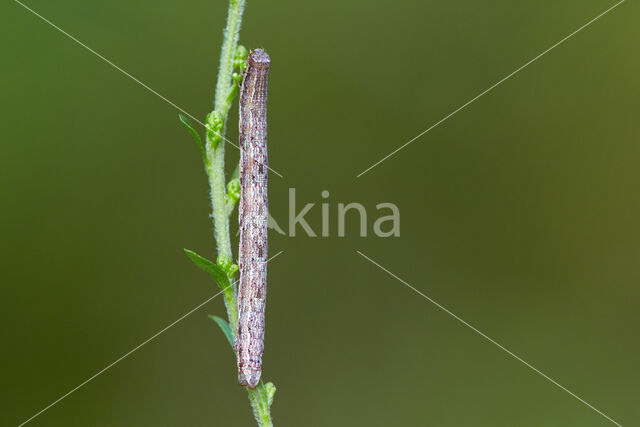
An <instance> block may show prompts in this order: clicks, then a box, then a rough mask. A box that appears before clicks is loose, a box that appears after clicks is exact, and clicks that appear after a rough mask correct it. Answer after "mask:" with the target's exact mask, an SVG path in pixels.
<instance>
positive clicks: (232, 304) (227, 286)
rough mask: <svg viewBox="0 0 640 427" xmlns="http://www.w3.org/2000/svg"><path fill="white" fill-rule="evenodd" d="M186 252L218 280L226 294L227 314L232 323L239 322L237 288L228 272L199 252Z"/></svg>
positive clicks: (186, 250)
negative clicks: (230, 279)
mask: <svg viewBox="0 0 640 427" xmlns="http://www.w3.org/2000/svg"><path fill="white" fill-rule="evenodd" d="M184 252H185V253H186V254H187V256H188V257H189V258H190V259H191V261H193V263H194V264H195V265H196V267H198V268H199V269H201V270H202V271H204V272H206V273H209V274H210V275H211V277H213V279H214V280H215V281H216V283H217V284H218V286H219V287H220V289H222V293H223V294H224V305H225V307H226V308H227V315H228V316H229V321H230V322H231V324H232V325H237V324H238V307H237V305H236V290H235V288H234V287H233V285H232V284H231V282H230V281H229V276H228V275H227V272H226V271H224V269H223V268H222V267H220V266H219V265H218V264H214V263H213V262H211V261H209V260H208V259H206V258H204V257H201V256H200V255H198V254H197V253H195V252H193V251H190V250H189V249H185V250H184Z"/></svg>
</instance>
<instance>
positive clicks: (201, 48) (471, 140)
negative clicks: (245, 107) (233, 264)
mask: <svg viewBox="0 0 640 427" xmlns="http://www.w3.org/2000/svg"><path fill="white" fill-rule="evenodd" d="M26 4H28V5H29V6H30V7H32V8H34V9H35V10H36V11H37V12H38V13H40V14H42V15H43V16H44V17H46V18H47V19H50V20H51V21H53V22H54V23H56V24H57V25H59V26H60V27H61V28H63V29H64V30H65V31H68V32H69V33H70V34H72V35H74V36H76V37H77V38H78V39H80V40H81V41H83V42H84V43H86V44H87V45H89V46H91V47H92V48H94V49H95V50H97V51H98V52H100V53H101V54H102V55H104V56H105V57H107V58H109V59H110V60H112V61H113V62H114V63H116V64H118V65H119V66H121V67H123V68H124V69H125V70H127V71H128V72H130V73H131V74H132V75H134V76H136V77H137V78H139V79H140V80H141V81H143V82H145V83H146V84H148V85H149V86H150V87H152V88H154V89H155V90H157V91H158V92H160V93H161V94H163V95H164V96H166V97H167V98H169V99H170V100H172V101H173V102H175V103H176V104H178V105H180V106H181V107H183V108H184V109H186V110H187V111H189V112H190V113H192V114H193V115H195V116H197V117H200V118H204V116H205V115H206V113H207V112H208V111H210V109H211V105H212V99H213V88H214V84H215V76H216V72H217V65H218V55H219V46H220V42H221V38H222V28H223V25H224V21H225V15H226V8H227V5H226V2H225V1H223V0H217V1H205V0H189V1H181V2H177V1H168V0H157V1H155V2H146V1H137V0H136V1H132V0H127V1H125V0H111V1H109V2H86V1H80V0H65V1H57V2H51V1H46V0H29V1H28V2H27V3H26ZM613 4H614V3H613V2H608V1H595V0H580V1H562V2H558V1H551V0H542V1H527V2H522V1H520V2H509V1H498V0H488V1H484V2H477V1H472V0H463V1H458V2H433V1H419V0H410V1H403V2H398V1H388V0H382V1H376V2H371V1H364V0H356V1H350V2H344V1H337V0H329V1H322V2H299V1H271V2H257V1H252V0H249V2H248V6H247V10H246V14H245V20H244V23H243V30H242V33H241V42H242V43H243V44H245V45H246V46H248V47H263V48H265V49H267V50H268V52H269V53H270V54H271V57H272V60H273V65H272V70H271V75H270V88H269V91H270V95H269V120H270V124H269V144H270V147H269V151H270V161H271V166H272V167H273V168H274V169H275V170H277V171H278V172H280V173H282V174H283V175H284V178H282V179H280V178H278V177H277V176H275V175H273V174H272V175H271V178H270V179H271V181H270V185H271V187H270V203H271V211H272V214H273V216H274V217H275V219H276V220H277V221H278V222H279V224H280V225H281V226H282V227H283V228H285V229H286V228H287V211H288V189H289V188H296V189H297V203H298V206H301V205H303V204H305V203H316V206H315V207H314V208H313V209H312V210H311V213H310V214H309V215H307V219H308V222H309V223H310V225H311V226H312V227H313V228H314V229H315V230H316V232H318V233H319V231H320V224H321V212H320V207H319V204H320V203H322V201H323V199H322V198H321V196H320V194H321V192H322V191H323V190H327V191H329V192H330V197H329V198H328V203H329V204H330V224H331V227H332V229H331V236H330V237H326V238H320V237H318V238H310V237H307V236H306V235H305V233H304V232H303V231H302V230H301V229H298V233H297V236H296V237H289V236H281V235H278V234H277V233H271V241H270V252H271V254H275V253H277V252H278V251H281V250H282V251H284V253H283V254H282V255H280V256H279V257H278V258H277V259H275V260H274V261H273V262H272V263H271V264H270V265H269V294H268V295H269V298H268V303H267V337H266V351H265V356H264V378H265V379H267V380H270V381H273V382H274V383H275V384H276V386H277V387H278V392H277V394H276V400H275V403H274V406H273V408H272V414H273V417H274V420H275V422H276V425H280V426H334V425H340V426H389V425H394V426H395V425H401V426H606V425H613V424H611V423H610V422H609V421H607V420H606V419H605V418H604V417H602V416H600V415H598V414H597V413H596V412H594V411H593V410H591V409H589V408H588V407H587V406H585V405H584V404H582V403H580V402H579V401H578V400H576V399H574V398H573V397H571V396H570V395H569V394H567V393H566V392H564V391H562V390H560V389H559V388H558V387H556V386H554V385H553V384H551V383H550V382H548V381H547V380H545V379H544V378H542V377H541V376H539V375H537V374H536V373H534V372H533V371H531V370H530V369H528V368H527V367H526V366H524V365H523V364H521V363H520V362H518V361H516V360H514V359H513V358H512V357H510V356H509V355H507V354H506V353H504V352H503V351H501V350H500V349H499V348H497V347H496V346H494V345H493V344H491V343H489V342H487V341H486V340H485V339H483V338H482V337H480V336H479V335H477V334H476V333H474V332H473V331H472V330H470V329H468V328H467V327H465V326H464V325H462V324H461V323H459V322H458V321H457V320H455V319H454V318H452V317H451V316H450V315H448V314H446V313H445V312H443V311H442V310H440V309H439V308H437V307H436V306H434V305H433V304H431V303H429V302H428V301H427V300H425V299H424V298H422V297H421V296H419V295H417V294H416V293H414V292H413V291H411V290H410V289H408V288H407V287H406V286H405V285H403V284H402V283H400V282H399V281H397V280H396V279H394V278H393V277H391V276H389V275H388V274H386V273H385V272H384V271H382V270H380V269H379V268H378V267H376V266H375V265H373V264H371V263H370V262H368V261H367V260H366V259H364V258H362V257H361V256H359V255H358V254H357V253H356V250H359V251H362V252H363V253H364V254H366V255H367V256H369V257H371V258H372V259H374V260H376V261H377V262H379V263H380V264H381V265H383V266H384V267H385V268H387V269H389V270H390V271H392V272H393V273H394V274H396V275H398V276H399V277H401V278H402V279H403V280H405V281H407V282H408V283H410V284H411V285H413V286H415V287H416V288H417V289H420V290H421V291H422V292H424V293H425V294H427V295H429V296H430V297H431V298H433V299H434V300H436V301H438V302H439V303H440V304H442V305H443V306H445V307H447V308H448V309H450V310H452V311H453V312H454V313H456V314H457V315H459V316H460V317H461V318H463V319H465V320H466V321H467V322H469V323H470V324H472V325H474V326H475V327H477V328H479V329H480V330H482V331H483V332H485V333H486V334H487V335H489V336H490V337H492V338H494V339H495V340H497V341H498V342H499V343H501V344H503V345H504V346H506V347H507V348H509V349H510V350H511V351H513V352H514V353H515V354H517V355H519V356H520V357H522V358H523V359H524V360H526V361H528V362H530V363H531V364H533V365H534V366H535V367H536V368H538V369H540V370H541V371H542V372H544V373H546V374H548V375H549V376H550V377H552V378H554V379H555V380H557V381H558V382H559V383H561V384H562V385H564V386H566V387H567V388H568V389H570V390H572V391H573V392H575V393H576V394H578V395H579V396H581V397H582V398H584V399H585V400H586V401H588V402H590V403H591V404H593V405H594V406H595V407H597V408H598V409H600V410H601V411H603V412H604V413H606V414H607V415H609V416H610V417H612V418H613V419H615V420H616V421H617V422H619V423H621V424H623V425H629V426H630V425H638V424H640V405H638V396H639V395H640V370H639V369H638V363H637V362H638V360H639V359H640V345H639V344H638V333H639V332H640V322H639V321H638V306H639V305H638V304H639V303H638V301H639V298H640V290H639V285H638V283H639V280H640V262H639V258H640V222H639V221H640V192H639V191H638V183H639V182H640V168H638V164H639V162H640V145H639V144H638V143H639V142H640V141H639V136H640V122H639V120H638V115H639V113H640V59H639V57H638V55H637V50H638V41H639V39H638V25H637V23H638V21H639V19H640V5H639V4H638V3H637V2H633V1H627V2H626V3H624V4H622V5H621V6H619V7H618V8H617V9H615V10H614V11H612V12H611V13H610V14H608V15H606V16H605V17H603V18H602V19H601V20H599V21H597V22H596V23H594V24H593V25H591V26H590V27H588V28H587V29H585V30H584V31H582V32H580V33H579V34H577V35H576V36H575V37H573V38H571V39H570V40H568V41H567V42H566V43H564V44H563V45H561V46H559V47H557V48H556V49H554V50H553V51H551V52H550V53H549V54H547V55H546V56H544V57H542V58H541V59H539V60H538V61H536V62H535V63H533V64H532V65H530V66H529V67H527V68H526V69H524V70H523V71H522V72H520V73H519V74H517V75H516V76H514V77H513V78H511V79H509V80H508V81H506V82H505V83H504V84H502V85H500V86H499V87H497V88H496V89H495V90H493V91H492V92H490V93H489V94H487V95H486V96H484V97H482V98H481V99H479V100H478V101H476V102H475V103H473V104H472V105H470V106H469V107H468V108H466V109H465V110H463V111H461V112H460V113H458V114H457V115H455V116H453V117H452V118H451V119H449V120H448V121H446V122H445V123H443V124H442V125H440V126H439V127H437V128H436V129H434V130H433V131H431V132H430V133H428V134H427V135H425V136H423V137H422V138H420V139H419V140H417V141H416V142H415V143H413V144H412V145H410V146H409V147H407V148H406V149H404V150H402V151H400V152H399V153H397V154H396V155H395V156H393V157H392V158H390V159H389V160H387V161H386V162H384V163H382V164H381V165H379V166H378V167H376V168H375V169H373V170H371V171H370V172H368V173H367V174H365V175H364V176H362V177H360V178H356V175H357V174H358V173H360V172H361V171H362V170H364V169H365V168H367V167H368V166H369V165H371V164H372V163H374V162H375V161H377V160H379V159H380V158H382V157H383V156H384V155H386V154H387V153H389V152H390V151H392V150H393V149H395V148H396V147H398V146H399V145H401V144H403V143H404V142H406V141H408V140H409V139H411V138H413V137H414V136H415V135H417V134H418V133H420V132H421V131H423V130H424V129H426V128H427V127H429V126H430V125H432V124H433V123H435V122H436V121H438V120H439V119H441V118H442V117H443V116H445V115H446V114H448V113H449V112H451V111H453V110H454V109H456V108H457V107H459V106H460V105H462V104H463V103H465V102H466V101H468V100H469V99H471V98H472V97H474V96H475V95H477V94H478V93H480V92H482V91H483V90H485V89H486V88H488V87H489V86H491V85H492V84H493V83H495V82H496V81H498V80H499V79H501V78H502V77H504V76H506V75H507V74H509V73H510V72H512V71H513V70H515V69H516V68H518V67H519V66H521V65H523V64H524V63H525V62H527V61H529V60H530V59H532V58H533V57H535V56H536V55H538V54H539V53H540V52H542V51H543V50H545V49H547V48H548V47H549V46H551V45H552V44H554V43H556V42H557V41H559V40H560V39H561V38H563V37H565V36H566V35H568V34H569V33H571V32H572V31H574V30H576V29H577V28H579V27H580V26H581V25H583V24H584V23H586V22H587V21H589V20H590V19H592V18H593V17H595V16H596V15H598V14H599V13H601V12H602V11H604V10H605V9H607V8H608V7H610V6H611V5H613ZM0 36H1V38H2V40H3V43H1V44H0V55H1V58H2V67H1V69H0V76H1V78H0V92H1V93H2V96H1V97H0V112H1V115H2V119H1V120H0V126H1V127H2V128H1V133H0V135H1V138H2V140H1V144H0V205H1V207H2V214H1V215H2V216H1V221H0V266H1V268H0V282H1V296H0V325H1V326H0V342H1V343H2V344H1V345H0V369H1V375H0V377H1V378H2V380H1V381H0V396H1V398H0V425H6V426H11V425H13V426H17V425H18V424H20V423H21V422H23V421H24V420H26V419H27V418H29V417H30V416H32V415H33V414H35V413H36V412H38V411H39V410H40V409H42V408H43V407H45V406H46V405H48V404H49V403H51V402H52V401H54V400H55V399H57V398H58V397H60V396H61V395H63V394H64V393H66V392H67V391H69V390H71V389H72V388H74V387H75V386H77V385H78V384H80V383H81V382H83V381H84V380H86V379H87V378H89V377H90V376H91V375H93V374H95V373H96V372H98V371H99V370H101V369H102V368H104V367H105V366H106V365H108V364H109V363H111V362H113V361H114V360H116V359H117V358H119V357H120V356H122V355H123V354H125V353H126V352H128V351H129V350H131V349H132V348H133V347H135V346H137V345H138V344H140V343H141V342H143V341H144V340H146V339H147V338H149V337H150V336H152V335H153V334H155V333H156V332H158V331H159V330H160V329H162V328H164V327H165V326H167V325H168V324H170V323H171V322H173V321H174V320H176V319H177V318H179V317H180V316H182V315H183V314H185V313H186V312H188V311H189V310H191V309H192V308H194V307H196V306H197V305H198V304H200V303H202V302H203V301H205V300H206V299H207V298H209V297H210V296H211V295H213V294H214V293H216V292H217V288H216V286H215V284H214V283H213V282H212V281H211V280H210V279H209V278H208V277H207V276H206V275H205V274H204V273H202V272H201V271H199V270H197V269H196V268H195V267H194V266H193V265H191V263H190V262H189V260H188V259H187V258H186V257H185V256H184V254H183V253H182V248H184V247H186V248H190V249H193V250H195V251H197V252H199V253H201V254H203V255H207V256H209V257H214V256H215V242H214V240H213V237H212V224H211V222H210V219H209V217H208V215H209V212H210V208H209V199H208V188H207V183H206V179H205V175H204V172H203V170H202V164H201V159H200V155H199V152H198V149H197V147H196V146H195V145H194V144H193V141H192V139H191V136H190V135H189V134H188V133H187V132H186V130H185V129H184V128H183V126H182V125H181V124H180V123H179V122H178V120H177V111H176V110H175V109H174V108H173V107H171V106H170V105H168V104H166V103H165V102H163V101H162V100H161V99H159V98H158V97H156V96H154V95H153V94H151V93H149V92H148V91H146V90H145V89H143V88H142V87H140V86H139V85H138V84H136V83H135V82H134V81H132V80H130V79H128V78H127V77H125V76H123V75H122V74H121V73H119V72H117V71H116V70H114V69H113V68H112V67H110V66H109V65H108V64H106V63H104V62H102V61H101V60H99V59H98V58H97V57H96V56H94V55H92V54H91V53H90V52H88V51H87V50H85V49H83V48H81V47H80V46H78V45H77V44H75V43H74V42H73V41H71V40H70V39H68V38H66V37H65V36H64V35H62V34H61V33H59V32H57V31H56V30H55V29H53V28H52V27H51V26H49V25H47V24H46V23H44V22H43V21H41V20H39V19H38V18H37V17H35V16H34V15H32V14H31V13H29V12H28V11H27V10H25V9H24V8H22V7H21V6H20V5H18V4H17V3H15V2H12V1H9V0H6V1H3V2H2V4H1V5H0ZM233 110H234V115H233V116H232V117H231V120H230V122H229V123H230V124H229V133H228V137H229V138H230V139H232V140H237V130H236V125H235V123H236V120H237V114H236V113H235V110H236V107H234V108H233ZM237 158H238V153H237V151H236V150H235V149H233V148H230V149H229V150H228V161H229V164H231V163H233V162H235V161H237ZM230 169H231V166H229V170H230ZM340 202H342V203H348V202H359V203H362V204H363V205H364V206H365V207H367V209H368V212H369V219H368V227H369V228H368V229H369V232H370V235H369V236H368V237H366V238H363V237H359V236H358V221H357V218H356V216H355V215H352V216H350V217H349V221H348V223H347V236H346V237H343V238H340V237H337V230H336V228H335V227H336V225H337V204H338V203H340ZM381 202H392V203H395V204H396V205H397V206H398V207H399V209H400V211H401V236H400V237H397V238H379V237H375V236H373V235H371V230H372V226H373V221H374V220H375V219H376V218H377V217H378V213H377V211H376V209H375V205H376V204H378V203H381ZM235 221H236V217H235V216H234V220H233V224H235ZM223 312H224V308H223V304H222V300H221V299H220V298H218V299H215V300H213V301H212V302H210V303H209V304H207V305H206V306H205V307H202V308H201V309H199V310H197V311H196V312H194V313H193V314H191V315H190V316H188V317H187V318H185V319H184V320H183V321H181V322H180V323H178V324H177V325H175V326H174V327H172V328H170V329H169V330H167V331H166V332H165V333H163V334H161V335H160V336H158V337H157V338H156V339H154V340H153V341H151V342H149V343H148V344H146V345H145V346H144V347H142V348H141V349H139V350H138V351H136V352H135V353H133V354H132V355H131V356H130V357H127V358H126V359H124V360H123V361H121V362H120V363H118V364H117V365H115V366H114V367H113V368H111V369H110V370H109V371H107V372H105V373H104V374H102V375H100V376H99V377H97V378H96V379H95V380H93V381H91V382H90V383H88V384H87V385H86V386H84V387H83V388H81V389H79V390H78V391H77V392H75V393H73V394H72V395H70V396H69V397H68V398H66V399H64V400H63V401H61V402H60V403H59V404H57V405H55V406H54V407H52V408H51V409H49V410H48V411H46V412H45V413H43V414H42V415H40V416H39V417H38V418H36V419H34V420H33V421H32V422H31V423H30V424H29V425H33V426H151V425H153V426H250V425H253V421H252V417H251V414H250V411H249V408H248V403H247V398H246V393H245V392H244V390H242V389H241V388H240V387H239V386H238V385H237V384H236V373H235V367H234V363H235V361H234V356H233V354H232V352H231V351H230V350H229V347H228V344H227V343H226V341H225V339H224V338H223V336H222V334H221V333H220V331H219V330H218V329H217V327H216V326H215V325H214V324H213V322H212V321H211V320H209V319H207V317H206V315H207V314H218V315H221V314H222V313H223Z"/></svg>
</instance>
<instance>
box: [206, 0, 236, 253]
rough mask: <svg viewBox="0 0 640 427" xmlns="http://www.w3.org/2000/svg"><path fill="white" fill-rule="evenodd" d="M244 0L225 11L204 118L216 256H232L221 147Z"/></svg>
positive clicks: (230, 98)
mask: <svg viewBox="0 0 640 427" xmlns="http://www.w3.org/2000/svg"><path fill="white" fill-rule="evenodd" d="M244 4H245V1H244V0H231V2H230V4H229V14H228V16H227V26H226V28H225V30H224V40H223V42H222V51H221V53H220V69H219V70H218V82H217V83H216V94H215V102H214V109H213V112H212V114H210V115H209V117H210V118H211V119H212V120H211V121H214V120H215V121H216V123H215V125H217V126H212V127H210V126H209V125H210V124H211V125H214V123H210V120H209V118H208V120H207V144H206V151H207V159H208V163H209V165H208V167H207V175H208V176H209V186H210V187H211V205H212V206H213V225H214V229H215V237H216V244H217V247H218V256H219V257H223V258H226V259H227V260H232V259H233V253H232V251H231V237H230V235H229V218H228V215H227V208H226V202H225V194H226V189H225V176H224V148H225V141H224V140H225V138H224V134H225V127H226V126H225V123H226V121H227V115H228V113H229V108H231V102H232V101H233V98H232V97H231V96H230V95H231V94H232V93H233V91H234V88H233V83H232V75H233V60H234V55H235V51H236V47H237V45H238V34H239V32H240V24H241V22H242V13H243V12H244Z"/></svg>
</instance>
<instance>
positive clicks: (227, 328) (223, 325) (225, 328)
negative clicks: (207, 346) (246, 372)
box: [209, 314, 235, 351]
mask: <svg viewBox="0 0 640 427" xmlns="http://www.w3.org/2000/svg"><path fill="white" fill-rule="evenodd" d="M209 317H210V318H211V319H213V321H214V322H216V323H217V324H218V326H220V329H222V333H223V334H224V336H225V337H227V341H229V344H231V349H233V331H232V330H231V325H229V322H227V321H226V320H224V319H222V318H221V317H218V316H213V315H211V314H210V315H209ZM234 351H235V350H234Z"/></svg>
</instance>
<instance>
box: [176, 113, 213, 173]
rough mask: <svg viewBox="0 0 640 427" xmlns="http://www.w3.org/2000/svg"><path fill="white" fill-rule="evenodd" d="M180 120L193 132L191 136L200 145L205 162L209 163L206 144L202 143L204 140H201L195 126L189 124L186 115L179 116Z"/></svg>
mask: <svg viewBox="0 0 640 427" xmlns="http://www.w3.org/2000/svg"><path fill="white" fill-rule="evenodd" d="M178 118H179V119H180V121H181V122H182V124H183V125H185V127H186V128H187V129H188V130H189V132H191V135H193V139H195V141H196V144H198V147H200V151H201V152H202V158H203V159H204V162H205V163H208V161H207V150H206V149H205V148H204V144H203V143H202V139H201V138H200V135H199V134H198V132H197V131H196V130H195V129H194V128H193V126H191V123H190V122H189V120H188V119H187V118H186V116H185V115H184V114H178Z"/></svg>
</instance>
